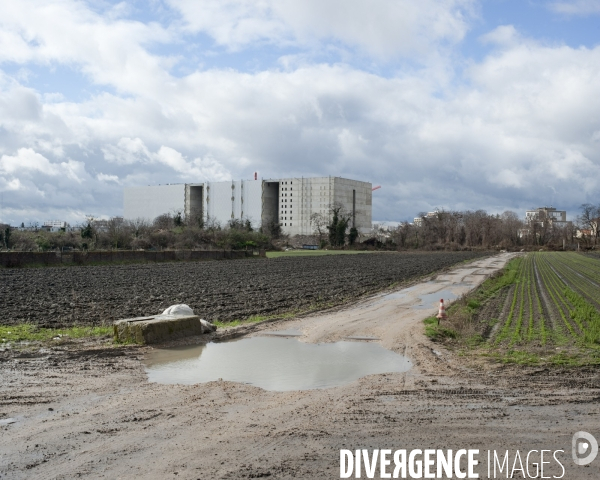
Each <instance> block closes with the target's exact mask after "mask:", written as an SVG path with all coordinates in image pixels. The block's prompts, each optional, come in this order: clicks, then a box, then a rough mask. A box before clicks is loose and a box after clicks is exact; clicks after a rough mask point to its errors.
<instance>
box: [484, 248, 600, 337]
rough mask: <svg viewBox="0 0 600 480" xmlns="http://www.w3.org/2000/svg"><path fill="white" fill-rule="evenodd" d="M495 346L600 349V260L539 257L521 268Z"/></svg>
mask: <svg viewBox="0 0 600 480" xmlns="http://www.w3.org/2000/svg"><path fill="white" fill-rule="evenodd" d="M510 288H511V290H510V292H509V295H508V296H507V300H506V301H507V302H510V303H509V304H507V305H506V307H505V308H504V311H505V312H506V314H505V315H504V318H501V319H500V322H501V325H500V326H499V328H498V330H497V334H496V335H495V336H494V337H493V343H494V344H496V345H508V346H511V347H512V346H513V345H516V344H517V345H518V344H525V343H531V342H536V343H539V344H541V345H546V344H547V343H548V342H550V343H551V344H556V345H563V344H578V345H592V344H598V343H600V310H599V309H600V260H597V259H594V258H590V257H586V256H583V255H580V254H577V253H574V252H573V253H556V252H553V253H534V254H528V255H527V256H525V257H524V258H523V259H522V260H521V261H520V263H519V266H518V270H517V275H516V277H515V279H514V282H513V285H512V286H511V287H510Z"/></svg>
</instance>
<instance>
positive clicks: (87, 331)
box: [0, 324, 113, 343]
mask: <svg viewBox="0 0 600 480" xmlns="http://www.w3.org/2000/svg"><path fill="white" fill-rule="evenodd" d="M112 334H113V327H112V326H108V327H71V328H39V327H37V326H36V325H31V324H20V325H0V343H8V342H11V343H12V342H34V341H37V342H43V341H48V340H52V339H53V338H55V337H59V336H60V337H61V338H65V337H69V338H86V337H103V336H111V335H112Z"/></svg>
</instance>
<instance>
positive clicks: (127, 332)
mask: <svg viewBox="0 0 600 480" xmlns="http://www.w3.org/2000/svg"><path fill="white" fill-rule="evenodd" d="M206 330H207V329H206V328H205V327H203V325H202V322H201V321H200V317H198V316H197V315H186V316H182V315H154V316H152V317H137V318H125V319H123V320H117V321H116V322H115V323H114V335H115V340H117V341H118V342H134V343H140V344H148V343H159V342H163V341H166V340H171V339H173V338H180V337H189V336H192V335H201V334H202V333H204V332H205V331H206Z"/></svg>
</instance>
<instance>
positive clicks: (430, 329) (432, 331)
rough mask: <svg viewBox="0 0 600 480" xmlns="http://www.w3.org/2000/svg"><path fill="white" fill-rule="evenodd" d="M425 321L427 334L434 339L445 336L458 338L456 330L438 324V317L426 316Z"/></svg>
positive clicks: (437, 339)
mask: <svg viewBox="0 0 600 480" xmlns="http://www.w3.org/2000/svg"><path fill="white" fill-rule="evenodd" d="M423 323H424V324H425V335H427V336H428V337H429V338H431V339H432V340H433V341H436V342H437V341H441V340H443V339H445V338H456V336H457V333H456V331H455V330H453V329H451V328H446V327H444V326H442V325H438V319H437V318H436V317H429V318H426V319H425V320H423Z"/></svg>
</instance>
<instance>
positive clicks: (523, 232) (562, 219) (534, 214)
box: [519, 207, 573, 238]
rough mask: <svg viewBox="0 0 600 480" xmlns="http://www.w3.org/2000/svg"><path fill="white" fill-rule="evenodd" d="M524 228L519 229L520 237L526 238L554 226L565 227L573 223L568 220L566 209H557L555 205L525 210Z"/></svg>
mask: <svg viewBox="0 0 600 480" xmlns="http://www.w3.org/2000/svg"><path fill="white" fill-rule="evenodd" d="M525 224H526V226H525V227H524V228H521V229H520V230H519V237H520V238H524V237H528V236H531V235H533V234H534V232H535V235H536V236H540V232H542V231H544V230H547V229H552V228H565V227H570V226H572V225H573V222H571V221H570V220H567V212H566V210H557V209H556V208H554V207H539V208H535V209H532V210H527V211H526V212H525Z"/></svg>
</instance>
